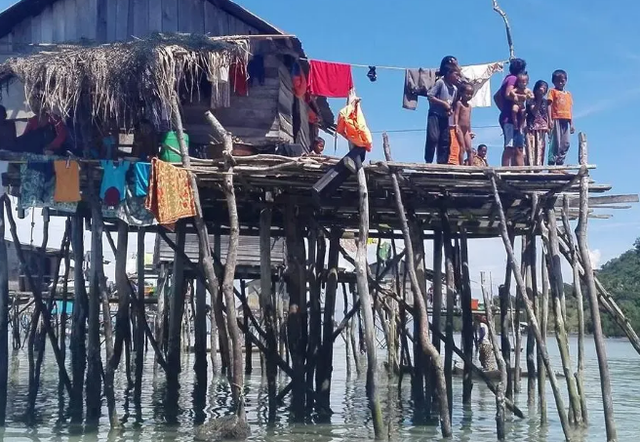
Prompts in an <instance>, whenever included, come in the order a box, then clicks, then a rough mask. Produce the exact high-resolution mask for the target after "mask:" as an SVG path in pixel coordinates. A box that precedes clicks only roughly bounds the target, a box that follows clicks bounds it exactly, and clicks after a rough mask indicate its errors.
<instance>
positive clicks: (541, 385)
mask: <svg viewBox="0 0 640 442" xmlns="http://www.w3.org/2000/svg"><path fill="white" fill-rule="evenodd" d="M545 255H546V254H545V252H544V250H542V259H541V265H540V272H541V275H542V296H541V297H540V302H539V308H538V316H539V321H540V337H541V338H542V340H543V341H545V342H546V340H547V328H548V318H549V271H548V270H547V263H546V256H545ZM536 354H537V358H538V402H539V407H538V409H539V411H540V421H541V422H542V423H546V422H547V388H546V387H547V373H546V370H543V367H544V359H543V357H542V350H541V349H540V347H539V346H536Z"/></svg>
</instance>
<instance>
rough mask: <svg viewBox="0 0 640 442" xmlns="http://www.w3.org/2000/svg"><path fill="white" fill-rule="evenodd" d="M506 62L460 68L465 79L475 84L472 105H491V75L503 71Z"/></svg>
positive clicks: (470, 102)
mask: <svg viewBox="0 0 640 442" xmlns="http://www.w3.org/2000/svg"><path fill="white" fill-rule="evenodd" d="M503 69H504V63H501V62H497V63H487V64H479V65H474V66H463V67H462V68H460V70H461V74H462V77H463V80H466V81H467V82H468V83H470V84H471V85H472V86H473V89H474V93H473V98H472V99H471V100H470V101H469V104H470V105H471V106H472V107H491V105H492V102H491V77H492V76H493V74H495V73H496V72H502V70H503Z"/></svg>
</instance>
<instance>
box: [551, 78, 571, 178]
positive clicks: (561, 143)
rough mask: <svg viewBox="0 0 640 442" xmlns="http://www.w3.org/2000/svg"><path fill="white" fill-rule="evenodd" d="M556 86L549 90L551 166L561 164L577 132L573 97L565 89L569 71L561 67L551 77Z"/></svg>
mask: <svg viewBox="0 0 640 442" xmlns="http://www.w3.org/2000/svg"><path fill="white" fill-rule="evenodd" d="M551 81H552V82H553V85H554V86H555V88H554V89H551V90H550V91H549V96H548V100H549V121H550V122H551V148H550V149H549V166H561V165H563V164H564V161H565V159H566V157H567V152H568V151H569V147H570V146H571V140H570V136H571V134H573V133H575V128H574V127H573V97H572V96H571V92H568V91H566V90H564V88H565V86H566V85H567V73H566V72H565V71H563V70H561V69H558V70H557V71H555V72H554V73H553V75H552V77H551Z"/></svg>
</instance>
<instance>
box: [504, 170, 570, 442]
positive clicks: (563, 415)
mask: <svg viewBox="0 0 640 442" xmlns="http://www.w3.org/2000/svg"><path fill="white" fill-rule="evenodd" d="M491 186H492V188H493V196H494V200H495V203H496V206H497V210H498V214H499V216H500V234H501V236H502V241H503V243H504V247H505V250H506V252H507V259H508V262H509V265H510V266H511V270H512V271H513V274H514V276H515V279H516V285H517V289H518V290H519V291H520V295H521V297H522V299H523V300H524V305H525V308H526V310H527V315H528V317H529V321H530V323H531V328H532V329H533V332H534V333H535V335H536V342H537V344H538V347H539V348H540V351H541V353H542V359H543V361H544V365H545V368H546V370H547V374H548V376H549V381H550V383H551V389H552V390H553V395H554V398H555V401H556V408H557V409H558V415H559V417H560V423H561V424H562V430H563V432H564V435H565V438H566V440H567V441H569V440H571V434H570V429H569V420H568V419H567V411H566V410H565V408H564V402H563V400H562V396H561V394H560V388H559V387H558V380H557V378H556V375H555V373H554V371H553V367H552V366H551V361H550V360H549V353H548V352H547V347H546V343H545V342H544V341H543V340H542V335H541V334H540V326H539V324H538V321H537V319H536V317H535V315H534V314H533V306H532V305H531V301H530V300H529V298H528V297H527V296H526V290H527V289H526V286H525V283H524V279H523V277H522V273H521V272H520V268H519V266H518V262H517V261H516V258H515V254H514V252H513V246H512V245H511V240H510V238H509V233H508V230H507V220H506V217H505V214H504V210H503V208H502V200H501V199H500V194H499V193H498V186H497V185H496V179H495V176H494V175H491Z"/></svg>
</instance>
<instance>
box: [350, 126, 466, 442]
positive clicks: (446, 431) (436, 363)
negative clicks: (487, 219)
mask: <svg viewBox="0 0 640 442" xmlns="http://www.w3.org/2000/svg"><path fill="white" fill-rule="evenodd" d="M383 145H384V151H385V157H386V160H387V161H391V148H390V146H389V139H388V137H387V134H383ZM362 175H363V179H364V171H362ZM391 181H392V184H393V190H394V198H395V202H396V208H397V211H398V216H399V218H400V226H401V229H402V236H403V238H404V242H405V254H406V260H405V263H406V265H405V267H406V269H407V271H408V273H409V278H410V281H411V288H412V290H413V293H414V297H413V299H414V304H415V315H416V316H415V317H416V320H417V321H419V322H420V335H419V336H416V340H419V341H420V343H421V349H422V352H423V354H424V355H428V356H429V357H431V361H432V364H433V367H434V369H435V370H436V379H435V380H436V388H437V391H438V401H439V404H440V426H441V431H442V436H443V437H450V436H451V434H452V430H451V414H450V411H449V410H450V408H449V404H450V399H449V396H448V394H447V385H446V380H445V373H444V372H443V369H442V364H441V360H440V354H439V353H438V352H437V351H436V348H435V347H434V346H433V344H432V343H431V341H430V340H429V317H428V316H427V306H426V302H425V299H426V298H425V294H424V293H421V290H420V284H419V282H418V277H417V275H416V271H415V255H414V252H413V247H412V244H411V235H410V231H409V224H408V221H407V216H406V211H405V208H404V204H403V202H402V194H401V192H400V184H399V182H398V176H397V173H391ZM361 191H362V189H361ZM361 215H362V213H361ZM361 228H362V226H361ZM367 230H368V229H367ZM362 235H363V232H362V230H361V231H360V237H359V238H362V237H363V236H362ZM365 235H366V232H365ZM365 238H366V236H365ZM447 239H449V238H446V239H445V243H446V242H447ZM449 245H451V242H450V240H449ZM449 256H450V255H449ZM451 277H453V275H451ZM449 282H450V281H449V278H447V286H449ZM448 295H449V293H448ZM363 303H364V301H363Z"/></svg>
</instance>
